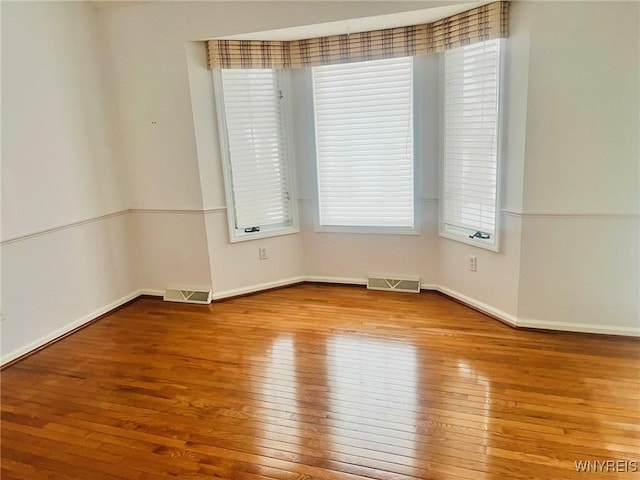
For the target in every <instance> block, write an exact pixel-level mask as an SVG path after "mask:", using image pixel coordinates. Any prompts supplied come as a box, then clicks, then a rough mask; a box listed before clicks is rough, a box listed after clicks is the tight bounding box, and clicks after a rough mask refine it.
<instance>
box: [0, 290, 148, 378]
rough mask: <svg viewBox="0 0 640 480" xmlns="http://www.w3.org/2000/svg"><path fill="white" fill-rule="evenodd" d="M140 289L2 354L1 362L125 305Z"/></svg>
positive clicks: (137, 294)
mask: <svg viewBox="0 0 640 480" xmlns="http://www.w3.org/2000/svg"><path fill="white" fill-rule="evenodd" d="M140 294H141V293H140V291H139V290H137V291H135V292H132V293H130V294H128V295H125V296H124V297H120V298H119V299H117V300H115V301H113V302H111V303H109V304H108V305H105V306H104V307H101V308H98V309H97V310H94V311H93V312H91V313H88V314H87V315H84V316H82V317H81V318H79V319H77V320H75V321H73V322H71V323H67V324H66V325H65V326H64V327H60V328H58V329H56V330H54V331H53V332H51V333H48V334H47V335H44V336H42V337H40V338H38V339H37V340H34V341H33V342H31V343H28V344H27V345H25V346H24V347H20V348H18V349H17V350H14V351H13V352H10V353H7V354H5V355H2V359H0V364H1V365H4V364H5V363H8V362H11V361H12V360H15V359H16V358H19V357H21V356H22V355H26V354H27V353H29V352H32V351H34V350H36V349H38V348H40V347H42V346H43V345H46V344H47V343H49V342H51V341H53V340H55V339H56V338H59V337H62V336H64V335H66V334H67V333H69V332H71V331H72V330H74V329H76V328H78V327H81V326H82V325H84V324H85V323H88V322H90V321H92V320H95V319H96V318H98V317H99V316H100V315H104V314H105V313H109V312H110V311H111V310H114V309H116V308H118V307H119V306H121V305H124V304H125V303H127V302H129V301H131V300H133V299H134V298H137V297H139V296H140Z"/></svg>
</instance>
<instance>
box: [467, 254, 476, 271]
mask: <svg viewBox="0 0 640 480" xmlns="http://www.w3.org/2000/svg"><path fill="white" fill-rule="evenodd" d="M469 270H471V271H472V272H476V271H477V270H478V259H477V258H476V256H475V255H469Z"/></svg>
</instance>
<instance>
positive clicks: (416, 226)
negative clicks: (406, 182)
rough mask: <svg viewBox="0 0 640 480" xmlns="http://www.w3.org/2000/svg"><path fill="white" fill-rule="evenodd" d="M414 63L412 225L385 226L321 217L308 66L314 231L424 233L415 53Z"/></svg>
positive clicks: (412, 66)
mask: <svg viewBox="0 0 640 480" xmlns="http://www.w3.org/2000/svg"><path fill="white" fill-rule="evenodd" d="M411 63H412V65H411V76H412V78H411V82H412V85H411V88H412V91H411V97H412V105H411V108H412V109H413V112H412V116H413V122H412V123H413V125H412V126H413V227H384V226H361V225H344V226H338V225H323V224H322V223H321V221H320V176H319V173H318V168H319V162H318V145H317V126H316V119H317V116H316V101H315V86H314V77H313V67H312V68H308V69H306V70H307V71H308V72H307V75H308V85H309V86H310V88H311V92H310V97H311V98H310V102H311V108H312V115H313V125H312V132H311V136H312V140H311V143H312V148H313V154H314V158H313V168H312V171H313V182H312V183H313V187H312V188H313V202H314V231H315V232H319V233H350V234H383V235H384V234H389V235H420V234H421V233H422V225H421V223H422V222H421V218H422V206H421V203H422V202H421V201H420V198H421V188H420V187H421V181H420V179H421V172H422V167H421V165H422V161H421V158H422V148H421V146H420V145H421V143H420V138H421V127H422V115H421V108H420V105H421V104H420V103H419V102H422V101H423V100H424V99H423V97H422V95H421V91H422V90H421V89H419V88H418V87H417V85H418V82H419V81H420V80H421V77H422V72H419V68H416V63H417V62H416V57H415V56H413V57H412V62H411Z"/></svg>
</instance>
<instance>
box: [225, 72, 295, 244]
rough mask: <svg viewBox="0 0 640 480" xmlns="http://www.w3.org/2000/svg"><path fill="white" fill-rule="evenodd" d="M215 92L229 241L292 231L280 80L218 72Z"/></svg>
mask: <svg viewBox="0 0 640 480" xmlns="http://www.w3.org/2000/svg"><path fill="white" fill-rule="evenodd" d="M216 90H217V94H216V100H217V106H218V108H217V110H218V120H219V126H220V137H221V143H222V151H223V156H224V157H225V159H224V160H225V161H224V162H223V163H224V173H225V184H226V185H225V186H226V196H227V216H228V219H229V231H230V238H231V241H232V242H233V241H240V240H250V239H254V238H263V237H266V236H272V235H279V234H284V233H292V232H295V231H297V228H296V223H297V222H296V212H295V205H294V202H293V201H292V196H291V191H292V189H291V179H290V178H289V177H290V175H289V170H290V169H289V164H288V159H287V141H286V138H287V133H286V128H287V127H286V123H287V122H286V111H287V110H286V108H285V106H284V95H283V88H282V85H281V78H280V74H279V73H278V72H277V71H276V70H268V69H265V70H253V69H252V70H247V69H225V70H220V71H219V72H218V73H217V75H216Z"/></svg>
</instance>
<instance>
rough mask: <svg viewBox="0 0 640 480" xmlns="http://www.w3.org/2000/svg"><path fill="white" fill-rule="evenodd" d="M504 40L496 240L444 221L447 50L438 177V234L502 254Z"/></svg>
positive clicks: (502, 47)
mask: <svg viewBox="0 0 640 480" xmlns="http://www.w3.org/2000/svg"><path fill="white" fill-rule="evenodd" d="M498 40H499V42H500V58H499V61H500V68H499V71H498V75H499V80H500V91H499V92H498V128H497V130H498V142H497V161H496V164H497V165H496V206H495V209H496V216H495V233H494V235H493V239H490V240H485V239H482V238H473V239H472V238H469V230H467V229H464V228H462V227H453V226H446V225H445V223H444V155H445V151H444V145H445V143H444V140H445V139H444V137H445V131H444V108H445V96H444V93H445V92H444V88H445V81H444V55H445V54H446V52H443V53H442V55H440V62H439V67H440V89H439V90H440V92H439V98H440V122H439V124H440V135H439V141H440V159H439V162H438V163H439V175H438V176H439V179H438V187H439V195H438V197H439V202H438V203H439V205H438V235H439V236H441V237H443V238H446V239H449V240H454V241H456V242H460V243H465V244H467V245H471V246H474V247H478V248H482V249H485V250H490V251H492V252H496V253H499V252H501V247H502V243H501V237H502V235H501V230H502V208H501V205H502V196H503V195H502V193H503V192H502V190H503V186H502V176H503V175H502V169H503V167H502V165H503V161H502V154H503V152H504V151H505V148H504V144H505V141H506V140H505V136H504V129H505V127H504V126H505V123H506V122H505V121H504V114H505V111H506V108H505V98H506V97H505V91H506V86H507V85H506V78H505V72H506V68H505V63H506V50H507V48H506V42H505V39H503V38H501V39H498ZM458 48H464V47H458Z"/></svg>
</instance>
